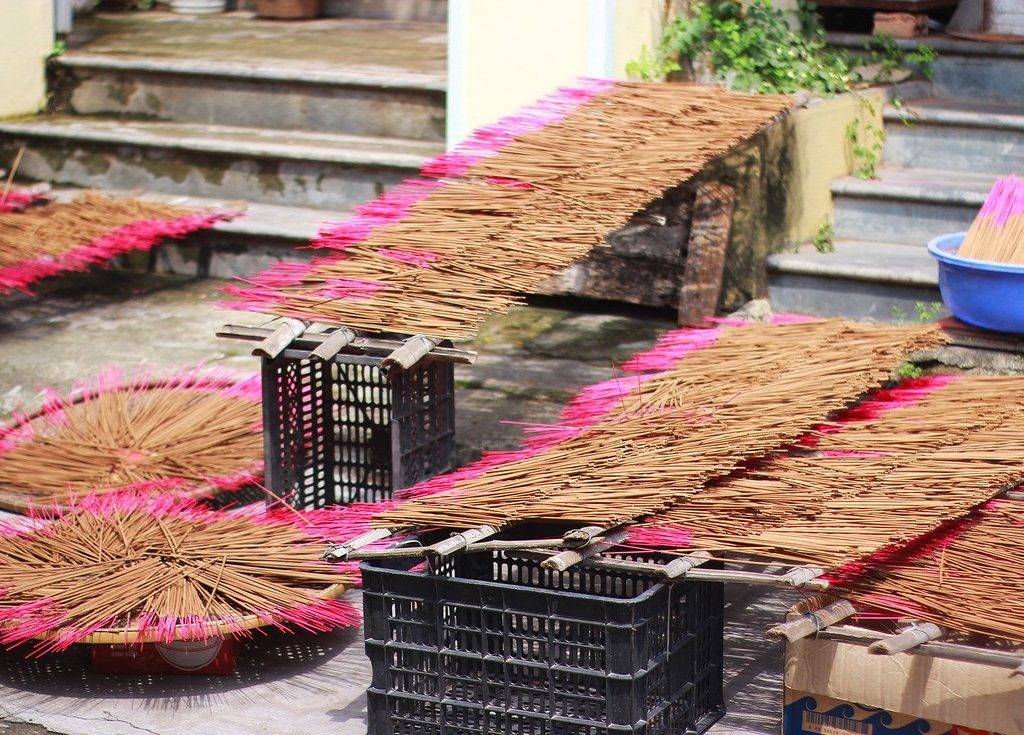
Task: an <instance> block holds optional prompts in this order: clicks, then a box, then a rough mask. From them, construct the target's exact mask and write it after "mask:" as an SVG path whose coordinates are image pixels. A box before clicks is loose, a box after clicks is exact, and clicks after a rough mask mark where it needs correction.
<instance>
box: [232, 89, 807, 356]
mask: <svg viewBox="0 0 1024 735" xmlns="http://www.w3.org/2000/svg"><path fill="white" fill-rule="evenodd" d="M791 104H792V101H791V100H789V99H788V98H782V97H773V96H767V95H743V94H737V93H734V92H729V91H726V90H723V89H719V88H716V87H700V86H693V85H675V84H669V85H665V84H636V83H625V82H614V83H612V82H605V81H602V80H584V81H583V82H582V83H581V85H580V86H578V87H576V88H567V89H563V90H559V91H558V92H557V93H556V94H555V95H553V96H552V97H550V98H548V99H546V100H544V101H542V102H541V103H538V104H537V105H534V106H531V107H530V108H528V109H527V110H525V111H523V112H522V113H521V114H517V115H513V116H511V117H509V118H506V119H505V120H502V121H500V122H499V123H497V124H495V125H493V126H488V127H486V128H484V129H481V130H479V131H477V132H476V133H475V134H474V135H472V136H471V137H470V139H469V140H468V141H466V143H464V144H463V145H461V146H459V147H457V148H456V150H455V151H453V152H452V153H449V154H446V155H445V156H443V157H441V158H439V159H437V160H436V161H433V162H431V163H430V164H428V165H427V166H426V167H424V175H425V176H427V177H434V176H444V177H447V178H445V180H444V181H434V180H431V179H430V178H427V179H422V180H413V181H410V182H407V183H406V184H404V185H402V186H400V187H398V188H397V189H396V190H394V191H393V192H389V193H387V194H385V195H383V196H382V197H381V198H380V199H379V200H378V201H377V202H375V203H371V204H369V205H364V206H363V207H360V208H359V209H358V211H357V212H356V214H355V217H354V218H353V219H352V220H350V221H348V222H345V223H340V224H338V225H335V226H331V227H328V228H325V229H324V231H323V232H322V233H321V235H320V237H319V238H318V239H317V240H316V241H315V242H314V245H316V246H320V247H323V248H327V249H329V250H332V251H334V252H332V253H331V254H330V255H329V256H327V257H321V258H317V259H315V260H314V261H313V262H312V263H310V264H296V263H287V264H281V265H279V266H276V267H274V268H271V269H269V270H267V271H265V272H263V273H261V274H258V275H257V276H256V277H254V278H253V279H251V280H250V281H249V282H248V284H247V285H246V286H234V287H230V288H229V289H228V292H229V293H231V294H232V295H233V296H234V297H235V298H234V300H233V301H231V302H229V303H228V306H230V307H231V308H239V309H248V310H251V311H259V312H265V313H271V314H278V315H282V316H292V317H297V318H301V319H310V320H315V321H320V322H324V323H328V324H344V325H346V326H351V327H355V328H359V329H364V330H368V331H391V332H400V333H406V334H408V333H423V334H429V335H433V336H437V337H469V336H472V335H473V334H474V333H475V331H476V328H477V326H478V325H479V323H480V321H481V320H482V319H483V318H484V317H485V316H486V315H488V314H490V313H494V312H502V311H505V310H507V309H509V308H511V307H512V306H513V305H515V304H516V303H518V302H519V301H520V300H521V298H522V296H523V295H524V294H526V293H529V292H531V291H533V290H535V289H536V287H537V286H538V285H539V284H540V283H541V282H543V281H544V280H545V279H546V278H548V277H550V276H552V275H554V274H556V273H558V272H560V271H561V270H562V269H564V268H565V267H566V266H567V265H569V264H570V263H572V262H573V261H575V260H577V259H579V258H582V257H583V256H584V255H586V253H587V252H589V250H590V249H591V248H593V247H594V246H596V245H599V244H601V243H602V241H603V239H604V237H605V235H607V234H608V233H610V232H612V231H614V230H616V229H618V228H620V227H622V226H623V225H625V224H626V223H627V222H628V220H629V218H630V217H631V216H632V215H633V214H634V213H636V212H637V211H639V210H641V209H642V208H643V207H644V206H645V205H646V204H648V203H649V202H650V201H651V200H653V199H655V198H657V197H659V196H660V195H661V194H662V193H663V192H664V190H665V189H667V188H670V187H673V186H676V185H678V184H680V183H681V182H684V181H686V180H688V179H689V178H691V177H692V176H693V175H695V174H696V173H698V172H699V171H700V170H701V169H702V168H703V167H704V165H705V164H706V163H707V162H708V161H710V160H711V159H713V158H714V157H716V156H718V155H721V154H723V153H725V152H726V151H728V150H729V149H730V148H731V147H733V146H734V145H736V144H737V143H739V142H741V141H743V140H745V139H747V138H749V137H750V136H752V135H753V134H755V133H756V132H757V131H758V130H760V129H761V128H762V127H763V126H765V125H766V124H767V123H769V122H770V121H771V120H772V119H774V118H775V117H777V116H779V115H780V114H782V113H783V112H784V111H785V110H786V109H788V108H789V107H790V106H791ZM453 176H460V177H463V178H456V179H452V178H451V177H453ZM339 250H340V251H341V253H339V252H337V251H339Z"/></svg>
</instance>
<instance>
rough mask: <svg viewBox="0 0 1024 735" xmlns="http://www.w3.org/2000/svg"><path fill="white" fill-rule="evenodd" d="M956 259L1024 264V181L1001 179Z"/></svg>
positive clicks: (975, 221) (1013, 177)
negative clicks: (958, 257) (959, 257)
mask: <svg viewBox="0 0 1024 735" xmlns="http://www.w3.org/2000/svg"><path fill="white" fill-rule="evenodd" d="M957 255H960V256H961V257H964V258H973V259H974V260H988V261H992V262H996V263H1014V264H1021V263H1024V179H1019V178H1017V177H1016V176H1006V177H1004V178H1001V179H998V180H997V181H996V183H995V185H994V186H993V187H992V190H991V191H990V192H989V194H988V196H987V197H986V198H985V203H984V204H982V205H981V211H980V212H978V216H977V217H975V218H974V222H972V223H971V228H970V229H969V230H968V231H967V236H966V237H965V238H964V241H963V243H962V244H961V245H960V248H959V249H958V250H957Z"/></svg>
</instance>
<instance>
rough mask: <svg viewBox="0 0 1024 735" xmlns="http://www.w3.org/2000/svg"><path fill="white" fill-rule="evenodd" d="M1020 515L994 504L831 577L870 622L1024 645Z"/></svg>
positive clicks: (1018, 507)
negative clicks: (906, 622) (885, 618)
mask: <svg viewBox="0 0 1024 735" xmlns="http://www.w3.org/2000/svg"><path fill="white" fill-rule="evenodd" d="M1022 523H1024V508H1022V503H1021V501H1019V500H995V501H991V502H989V503H986V504H985V505H984V506H982V507H980V508H978V509H977V510H975V511H974V512H972V513H970V514H969V515H967V516H965V517H963V518H961V519H958V520H957V521H956V522H953V523H949V524H946V525H944V526H943V527H941V528H940V529H938V530H936V531H935V532H933V533H931V534H928V535H925V536H923V537H921V538H920V539H919V540H917V541H915V542H914V543H911V544H908V545H906V546H905V547H902V548H899V549H887V550H885V551H884V552H882V553H879V554H876V555H874V556H872V557H869V558H867V559H865V560H862V561H861V562H859V563H856V564H849V565H846V566H845V567H843V568H841V569H840V570H838V571H837V572H836V573H834V574H833V575H832V579H833V582H832V585H833V588H834V589H836V590H837V591H838V592H841V593H842V594H844V595H845V596H847V597H848V598H850V599H852V600H854V601H855V602H856V603H857V604H858V605H860V606H864V607H865V608H866V609H867V610H868V611H869V612H870V613H871V614H872V615H874V614H876V612H875V611H879V610H881V611H886V612H889V613H890V614H891V615H892V616H893V617H899V618H902V619H908V618H909V619H912V620H921V621H929V622H932V623H935V624H937V625H941V626H943V627H944V628H949V629H952V630H955V631H959V632H962V633H975V634H980V635H986V636H995V637H997V638H1008V639H1010V640H1012V641H1015V642H1017V643H1020V644H1024V576H1022V575H1021V573H1020V570H1021V569H1024V544H1022V543H1021V541H1022V539H1024V530H1022V528H1024V527H1022V525H1021V524H1022Z"/></svg>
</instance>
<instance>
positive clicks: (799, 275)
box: [767, 240, 945, 321]
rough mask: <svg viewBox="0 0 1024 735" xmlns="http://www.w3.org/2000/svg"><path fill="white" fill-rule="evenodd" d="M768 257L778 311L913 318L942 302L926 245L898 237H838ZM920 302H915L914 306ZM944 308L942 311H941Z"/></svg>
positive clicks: (770, 288)
mask: <svg viewBox="0 0 1024 735" xmlns="http://www.w3.org/2000/svg"><path fill="white" fill-rule="evenodd" d="M834 247H835V249H834V251H833V252H831V253H821V252H818V251H817V250H816V249H815V248H814V247H812V246H808V247H804V248H802V249H800V250H799V251H797V252H795V253H777V254H775V255H771V256H769V257H768V261H767V266H768V295H769V298H770V299H771V301H772V306H773V308H775V309H776V310H779V311H789V312H796V313H799V314H812V315H815V316H841V317H846V318H849V319H874V320H876V321H904V320H911V321H913V320H916V319H917V318H918V317H919V312H920V310H922V309H924V310H926V311H933V310H935V309H936V308H937V307H936V306H935V304H936V303H937V302H941V299H940V297H939V291H938V269H937V267H936V264H935V261H934V260H933V259H932V257H931V256H930V255H929V254H928V251H927V250H925V249H924V248H921V247H914V246H911V245H900V244H898V243H879V242H865V241H858V240H838V241H836V243H835V246H834ZM919 305H920V306H919ZM942 313H945V312H942Z"/></svg>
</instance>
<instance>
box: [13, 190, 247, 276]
mask: <svg viewBox="0 0 1024 735" xmlns="http://www.w3.org/2000/svg"><path fill="white" fill-rule="evenodd" d="M230 216H233V215H231V214H229V213H211V212H202V211H198V210H195V209H189V208H185V207H178V206H171V205H167V204H158V203H154V202H148V201H141V200H138V199H130V198H113V197H108V196H104V195H101V194H97V193H95V192H84V193H83V194H81V195H79V196H77V197H76V198H74V199H73V200H71V201H67V202H56V201H55V202H49V203H47V204H42V205H39V206H31V207H25V208H23V209H22V211H9V212H3V211H0V293H4V292H6V291H12V290H16V289H20V290H26V289H27V288H28V287H29V286H31V285H32V284H33V283H35V282H36V281H39V280H41V279H43V278H47V277H50V276H54V275H57V274H59V273H64V272H67V271H86V270H88V269H90V268H92V267H94V266H98V265H103V264H106V263H108V262H109V261H110V259H111V258H113V257H115V256H117V255H122V254H124V253H128V252H131V251H133V250H149V249H150V248H152V247H153V246H154V245H157V244H159V243H160V242H161V241H163V240H164V239H166V238H175V237H183V236H185V235H187V234H189V233H191V232H195V231H197V230H202V229H205V228H208V227H211V226H212V225H213V224H215V223H216V222H218V221H219V220H222V219H226V218H228V217H230Z"/></svg>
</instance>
